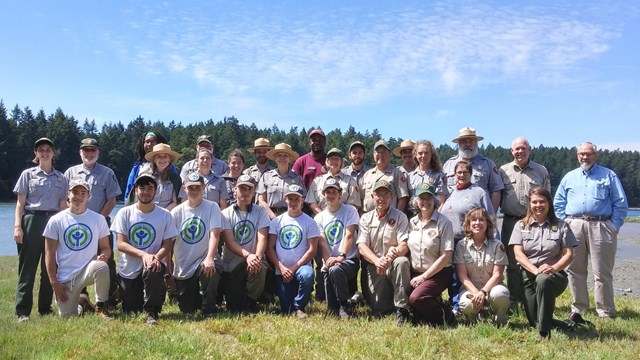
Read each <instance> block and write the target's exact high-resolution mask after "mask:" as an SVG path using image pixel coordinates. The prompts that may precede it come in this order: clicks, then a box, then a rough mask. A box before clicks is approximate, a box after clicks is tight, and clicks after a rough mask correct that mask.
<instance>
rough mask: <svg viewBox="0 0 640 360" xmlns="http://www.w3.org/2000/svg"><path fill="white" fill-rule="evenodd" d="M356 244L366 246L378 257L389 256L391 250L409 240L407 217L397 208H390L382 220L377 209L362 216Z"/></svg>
mask: <svg viewBox="0 0 640 360" xmlns="http://www.w3.org/2000/svg"><path fill="white" fill-rule="evenodd" d="M358 228H359V234H358V240H357V241H356V244H358V245H359V244H365V245H366V246H367V247H368V248H369V249H371V251H372V252H373V253H374V254H375V255H376V256H377V257H382V256H385V255H386V254H387V252H388V251H389V248H390V247H392V246H398V245H399V244H400V243H401V242H403V241H407V240H408V239H409V220H407V215H405V214H404V213H403V212H401V211H400V210H398V209H396V208H393V207H391V208H389V210H388V211H387V213H386V214H385V215H384V217H382V218H380V217H379V215H378V211H377V210H376V209H374V210H372V211H369V212H367V213H365V214H363V215H362V217H361V218H360V223H359V227H358Z"/></svg>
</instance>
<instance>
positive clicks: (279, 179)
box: [256, 169, 306, 207]
mask: <svg viewBox="0 0 640 360" xmlns="http://www.w3.org/2000/svg"><path fill="white" fill-rule="evenodd" d="M291 184H297V185H299V186H300V187H301V188H302V189H303V192H305V193H306V189H305V187H304V184H302V178H301V177H300V175H298V174H296V173H294V172H293V171H291V170H289V171H288V172H287V173H286V174H285V175H284V176H280V174H279V173H278V169H273V170H269V171H267V172H265V173H264V174H263V175H262V177H261V178H260V182H259V183H258V188H257V190H256V194H259V195H260V194H266V195H267V204H269V207H286V206H287V203H285V202H284V191H285V187H287V186H289V185H291Z"/></svg>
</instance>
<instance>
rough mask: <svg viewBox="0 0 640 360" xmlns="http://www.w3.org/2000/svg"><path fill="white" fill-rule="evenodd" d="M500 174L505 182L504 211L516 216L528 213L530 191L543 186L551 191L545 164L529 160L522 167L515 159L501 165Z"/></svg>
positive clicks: (501, 205) (503, 194) (501, 204)
mask: <svg viewBox="0 0 640 360" xmlns="http://www.w3.org/2000/svg"><path fill="white" fill-rule="evenodd" d="M500 174H501V175H502V180H503V182H504V190H502V202H501V203H500V207H501V208H502V212H503V213H505V214H507V215H511V216H516V217H524V216H525V215H527V208H528V207H529V191H531V189H533V188H536V187H542V188H545V189H547V190H549V191H551V181H550V179H549V172H548V171H547V168H545V167H544V166H542V165H540V164H538V163H536V162H533V161H529V163H528V164H527V166H525V167H524V168H522V169H521V168H520V167H519V166H518V165H516V162H515V161H512V162H510V163H508V164H504V165H502V166H501V167H500Z"/></svg>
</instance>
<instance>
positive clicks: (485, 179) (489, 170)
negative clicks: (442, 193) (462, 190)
mask: <svg viewBox="0 0 640 360" xmlns="http://www.w3.org/2000/svg"><path fill="white" fill-rule="evenodd" d="M460 160H463V159H462V158H461V157H460V155H456V156H454V157H452V158H450V159H449V160H447V162H446V163H444V166H443V167H442V171H444V173H445V174H447V186H448V187H449V192H453V188H455V186H456V183H457V181H456V177H455V174H454V172H455V166H456V163H458V161H460ZM467 161H468V160H467ZM471 168H472V170H473V174H472V175H471V183H472V184H476V185H478V186H480V187H481V188H482V189H484V191H486V192H487V193H488V194H489V195H491V194H492V193H494V192H496V191H500V190H502V189H504V182H503V181H502V176H500V173H499V171H498V167H497V166H496V163H495V162H493V160H491V159H489V158H487V157H484V156H482V155H476V156H475V157H474V158H473V159H471Z"/></svg>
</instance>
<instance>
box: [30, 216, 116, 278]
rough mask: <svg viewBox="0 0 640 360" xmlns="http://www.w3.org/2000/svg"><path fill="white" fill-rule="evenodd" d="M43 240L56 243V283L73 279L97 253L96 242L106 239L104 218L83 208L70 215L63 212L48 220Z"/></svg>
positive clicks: (106, 229) (106, 228) (107, 234)
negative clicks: (79, 211) (81, 210)
mask: <svg viewBox="0 0 640 360" xmlns="http://www.w3.org/2000/svg"><path fill="white" fill-rule="evenodd" d="M42 235H43V236H44V237H46V238H49V239H51V240H55V241H57V242H58V249H57V250H56V264H58V273H57V277H58V281H59V282H61V283H66V282H68V281H71V280H72V279H74V278H75V277H76V276H77V275H78V273H79V272H80V271H81V270H82V269H84V267H85V266H87V264H89V262H91V260H93V259H94V258H95V257H96V254H97V253H98V242H99V240H100V239H101V238H103V237H105V236H109V227H108V226H107V221H106V220H105V218H104V216H102V215H100V214H98V213H96V212H95V211H92V210H89V209H87V210H86V211H85V212H83V213H82V214H74V213H72V212H71V210H69V209H66V210H64V211H61V212H59V213H57V214H55V215H53V216H52V217H51V219H49V222H48V223H47V226H46V227H45V228H44V233H43V234H42Z"/></svg>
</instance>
